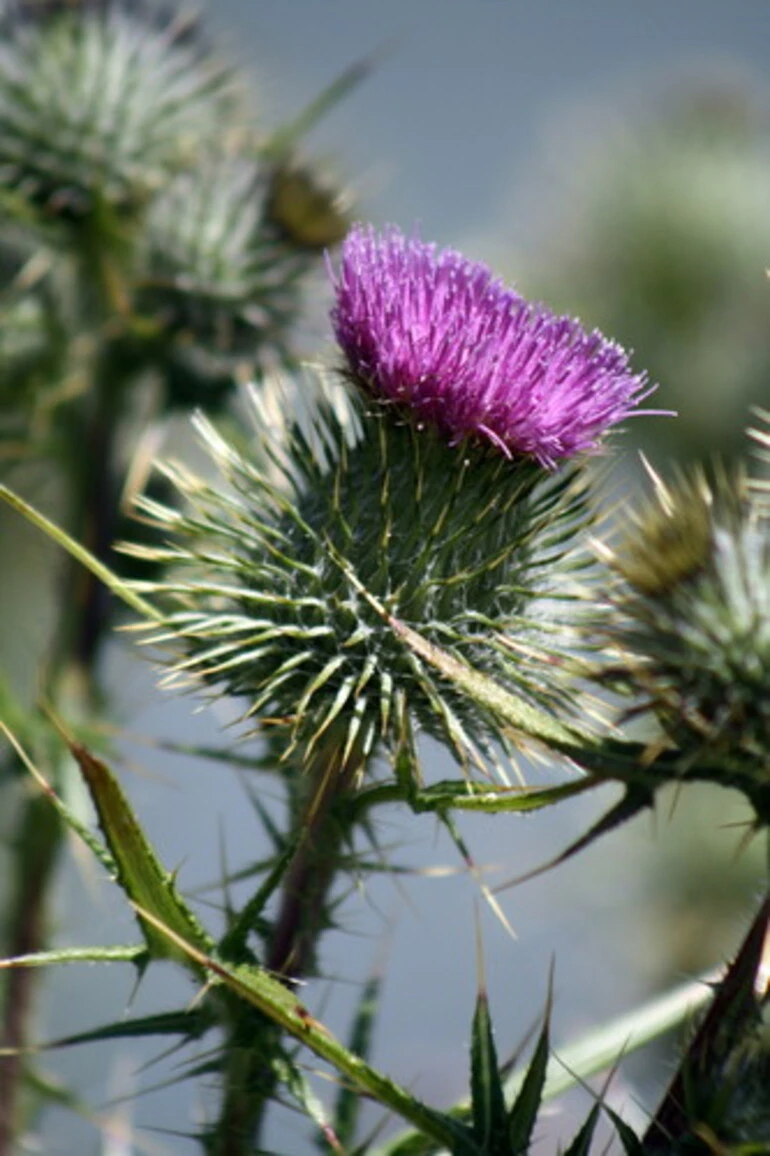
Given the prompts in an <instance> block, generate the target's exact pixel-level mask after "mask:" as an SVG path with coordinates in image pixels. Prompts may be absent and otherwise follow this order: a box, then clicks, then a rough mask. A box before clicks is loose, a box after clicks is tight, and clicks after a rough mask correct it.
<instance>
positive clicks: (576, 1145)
mask: <svg viewBox="0 0 770 1156" xmlns="http://www.w3.org/2000/svg"><path fill="white" fill-rule="evenodd" d="M600 1111H601V1104H594V1106H593V1108H592V1109H591V1112H590V1114H589V1116H588V1119H587V1120H586V1122H585V1124H584V1125H583V1127H582V1128H581V1129H580V1131H579V1132H578V1134H577V1136H576V1137H575V1139H574V1140H573V1141H572V1143H571V1144H570V1146H569V1148H567V1150H566V1152H564V1156H588V1153H589V1151H590V1149H591V1141H592V1140H593V1138H594V1132H595V1130H596V1124H597V1122H598V1120H599V1112H600Z"/></svg>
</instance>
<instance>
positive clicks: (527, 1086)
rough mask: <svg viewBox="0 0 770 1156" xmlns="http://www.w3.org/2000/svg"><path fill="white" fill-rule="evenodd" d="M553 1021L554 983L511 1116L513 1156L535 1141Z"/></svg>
mask: <svg viewBox="0 0 770 1156" xmlns="http://www.w3.org/2000/svg"><path fill="white" fill-rule="evenodd" d="M550 1020H551V983H550V980H549V984H548V1001H547V1004H546V1009H545V1017H544V1023H543V1030H542V1031H541V1033H540V1038H539V1039H538V1041H537V1047H536V1048H535V1053H534V1055H533V1057H532V1060H531V1062H530V1065H529V1067H528V1068H527V1074H526V1076H525V1077H524V1082H523V1084H522V1085H521V1091H520V1092H519V1094H518V1096H517V1097H516V1102H515V1103H514V1105H513V1107H512V1108H511V1111H510V1113H509V1116H508V1144H509V1148H510V1152H511V1156H515V1154H516V1153H517V1152H527V1151H528V1150H529V1145H530V1142H531V1140H532V1132H533V1130H534V1127H535V1124H536V1122H537V1116H538V1112H539V1111H540V1105H541V1103H542V1099H543V1089H544V1087H545V1076H546V1070H547V1068H548V1057H549V1051H550V1045H549V1028H550Z"/></svg>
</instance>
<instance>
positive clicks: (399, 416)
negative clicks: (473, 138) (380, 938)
mask: <svg viewBox="0 0 770 1156" xmlns="http://www.w3.org/2000/svg"><path fill="white" fill-rule="evenodd" d="M336 293H337V301H336V305H335V307H334V311H333V318H334V324H335V329H336V332H337V335H338V338H339V340H340V343H341V345H342V348H343V351H344V353H345V354H346V357H347V360H348V366H349V372H348V373H346V376H348V377H352V378H353V379H354V380H355V381H356V384H357V385H358V386H362V387H363V388H359V389H356V391H355V393H354V394H353V396H352V398H347V395H346V394H345V392H344V391H343V390H342V387H341V385H340V384H339V383H336V384H335V385H334V390H336V394H335V393H334V392H330V393H328V394H327V397H326V400H323V401H321V402H320V403H319V405H318V408H317V410H316V411H315V413H314V415H313V416H311V418H310V420H309V422H297V423H295V424H294V426H293V427H292V428H291V429H290V430H289V434H288V439H287V440H286V442H279V441H278V440H277V439H275V438H271V436H270V434H269V432H263V433H262V434H261V445H259V446H258V448H257V449H256V452H253V453H250V452H249V451H248V449H245V450H244V449H236V448H235V447H234V446H233V445H232V444H230V443H229V442H228V441H226V440H224V439H223V437H221V436H220V435H219V434H218V433H217V432H216V431H215V430H214V429H213V428H212V427H211V426H210V425H208V424H206V423H199V428H200V429H201V432H202V434H203V437H204V440H205V443H206V446H207V449H208V450H209V453H210V454H211V456H212V458H213V460H214V462H215V465H216V467H217V471H218V473H219V475H220V476H219V477H218V478H217V479H216V480H215V481H214V482H208V481H206V480H204V479H203V478H201V477H198V476H193V475H190V474H189V473H188V472H186V471H185V470H183V469H181V468H172V469H171V470H170V471H169V476H170V477H171V479H172V480H173V481H174V482H175V483H176V485H177V486H178V488H179V489H180V491H181V492H182V495H183V498H184V501H183V505H182V509H181V510H179V511H177V510H173V509H170V508H168V507H165V506H162V505H156V504H155V503H153V502H151V501H148V500H145V501H144V502H143V503H142V509H143V512H144V514H145V516H146V517H148V518H149V519H150V520H151V521H152V522H153V523H154V524H155V525H157V526H160V527H161V528H162V529H164V530H165V532H166V533H167V535H168V537H169V538H170V539H171V543H172V544H171V545H170V547H169V549H168V551H167V552H166V553H165V554H163V553H162V552H161V554H162V556H163V558H164V559H165V560H166V561H167V562H168V563H169V564H170V565H171V566H173V567H175V572H174V573H172V574H171V575H170V577H169V578H168V580H167V581H165V582H160V583H151V584H147V585H145V586H144V587H143V589H145V590H146V591H149V592H151V593H153V594H155V595H156V597H157V596H160V597H161V598H162V599H164V600H165V606H166V609H167V617H166V624H165V629H163V630H162V631H161V632H160V638H161V639H163V638H165V639H169V638H177V639H178V640H180V641H181V642H182V643H183V646H184V650H185V657H184V658H183V659H182V661H181V662H180V663H179V664H178V666H177V668H176V669H177V670H178V671H180V672H189V673H195V674H197V675H199V676H202V677H203V678H204V679H205V680H206V681H207V682H209V683H210V684H218V685H219V686H221V687H224V688H225V689H226V690H227V691H228V692H229V693H230V694H233V695H236V696H241V697H242V698H243V700H244V703H245V710H246V711H247V712H248V713H249V714H250V715H252V716H254V717H257V716H259V717H261V718H263V719H271V720H273V721H278V722H283V723H285V724H286V726H287V727H288V728H289V729H290V732H291V736H292V738H293V740H294V741H296V742H297V743H298V744H300V747H301V749H303V750H305V751H310V750H312V749H313V747H314V746H316V745H317V744H318V743H319V742H320V741H321V740H322V738H324V736H327V737H329V736H331V735H333V736H334V741H335V744H336V745H337V747H338V749H342V750H344V752H345V759H346V760H347V754H348V752H350V751H351V750H354V751H355V753H356V756H357V758H359V759H361V758H363V759H365V758H366V757H367V756H368V755H370V754H371V753H373V752H374V751H375V750H377V749H378V748H381V747H384V748H386V749H388V748H389V749H390V750H395V749H398V748H399V747H400V746H401V744H402V743H403V742H404V741H407V742H408V741H409V740H410V735H411V733H412V732H413V730H414V729H417V728H422V729H423V730H425V731H426V732H428V733H429V734H431V735H433V736H435V737H437V738H438V739H439V740H441V741H443V742H445V743H446V744H447V745H448V746H449V747H450V748H451V749H452V750H453V751H454V753H455V754H456V755H457V756H458V758H459V759H460V760H461V761H463V762H467V761H469V759H473V758H475V757H476V756H477V752H478V751H481V752H483V753H488V752H489V751H490V749H491V747H492V746H493V744H494V743H495V742H498V741H500V742H503V743H505V740H506V736H505V733H504V728H502V726H501V724H500V722H499V721H498V720H497V718H496V717H493V716H492V715H491V713H488V712H487V711H486V709H485V708H482V707H481V706H479V705H477V704H476V703H475V702H473V701H471V700H470V699H469V698H467V697H465V696H464V695H463V694H462V693H461V692H459V691H458V690H457V689H456V688H455V687H454V685H453V684H451V683H449V682H448V681H445V680H443V679H442V677H441V675H439V674H437V673H436V671H435V669H434V668H433V667H430V666H429V665H428V664H426V663H424V662H423V661H422V660H421V659H420V658H419V656H418V655H417V654H416V653H415V652H414V650H413V649H412V648H411V647H410V646H409V644H408V641H406V640H405V638H404V636H403V634H402V633H401V632H399V629H398V627H399V624H403V625H406V626H407V627H409V628H410V629H411V630H412V631H415V632H417V633H418V634H419V635H420V636H421V637H422V638H423V639H424V640H427V642H428V643H429V644H430V643H432V644H434V645H435V646H437V647H440V648H441V649H442V650H443V651H445V652H449V653H450V654H451V655H454V656H456V657H457V658H460V659H464V660H466V661H467V662H469V663H470V664H471V665H472V666H474V667H475V668H476V669H479V670H481V671H483V672H485V673H488V674H490V675H492V676H493V677H495V678H498V679H499V680H500V682H501V683H502V684H504V685H506V686H508V687H513V688H515V691H516V692H517V693H518V694H520V695H523V696H525V697H527V698H528V699H529V700H530V701H537V702H539V703H543V702H546V703H549V705H554V704H555V703H556V702H560V701H561V691H562V687H561V685H560V681H559V663H558V662H554V651H556V650H558V641H559V637H558V635H559V630H561V632H562V641H563V633H564V627H563V621H564V619H565V618H568V617H569V615H568V614H563V611H564V605H565V603H567V604H568V605H570V606H571V603H570V601H569V595H570V594H572V593H573V591H572V589H571V576H570V570H571V567H572V564H573V563H574V561H575V556H576V555H577V554H578V551H577V550H576V548H575V541H576V538H577V536H578V535H579V533H580V531H581V530H584V529H585V527H586V524H587V521H588V520H589V518H590V514H589V512H588V510H587V503H586V495H585V484H584V482H583V481H582V476H581V471H580V469H579V466H578V465H570V466H566V467H565V468H564V469H562V470H561V471H558V470H556V469H555V464H556V461H557V459H561V458H567V457H569V456H570V455H574V454H576V453H578V452H579V451H580V450H583V449H588V448H590V447H592V446H594V445H595V444H596V442H597V440H598V439H599V437H600V436H601V435H602V434H603V433H604V431H605V430H606V429H607V428H608V426H609V425H611V424H613V422H615V421H617V420H619V419H620V418H621V417H623V416H625V415H626V414H628V413H630V412H631V411H632V409H633V405H634V400H635V398H636V397H637V396H638V394H639V393H640V391H641V390H642V388H643V378H642V377H640V376H634V375H633V374H632V373H631V372H630V370H629V369H628V366H627V361H626V358H625V354H623V352H622V351H621V350H619V349H618V348H617V347H616V346H613V345H612V344H611V343H609V342H606V341H605V340H604V339H603V338H601V336H600V335H598V334H594V335H592V336H591V337H588V336H586V335H585V334H584V333H583V331H582V330H580V328H579V327H578V326H577V324H576V323H574V322H567V321H564V319H557V318H553V317H552V316H551V315H550V314H548V313H547V311H546V310H545V309H542V308H541V309H535V308H534V307H530V306H528V305H526V303H524V302H522V301H521V299H520V298H518V297H517V296H516V295H515V294H512V293H510V291H508V290H505V289H504V287H503V286H502V285H501V284H499V283H498V282H496V281H494V280H493V279H492V277H491V274H490V273H489V271H488V270H487V269H485V267H483V266H477V265H474V264H473V263H471V262H469V261H466V260H465V259H464V258H462V257H461V256H460V255H459V254H456V253H448V254H447V253H445V254H442V255H437V254H436V253H435V251H434V249H433V248H432V247H431V246H427V245H421V244H420V243H419V242H416V241H406V240H405V239H404V238H402V237H401V236H400V235H399V234H397V233H396V232H395V231H391V232H389V233H388V234H386V235H385V238H384V239H383V240H382V241H381V242H380V241H378V240H377V238H376V237H375V235H374V234H372V233H370V232H369V231H368V230H358V231H357V232H355V233H354V234H353V235H352V237H351V238H349V239H348V241H347V242H346V244H345V248H344V251H343V258H342V271H341V274H340V277H339V280H338V282H337V283H336ZM395 354H400V355H402V357H401V361H400V362H399V360H398V358H397V357H396V356H395ZM420 366H422V369H420ZM399 383H401V386H402V388H399ZM346 398H347V401H346ZM343 403H345V405H344V407H343V408H345V409H347V410H348V411H349V420H345V418H344V417H343V416H341V410H340V406H341V405H343ZM260 424H261V426H262V428H263V430H265V429H267V421H266V419H265V418H264V417H262V420H261V423H260ZM543 463H547V464H548V465H549V466H550V467H552V468H551V469H550V470H545V469H543ZM276 470H277V476H276ZM154 556H155V557H158V556H159V555H158V552H157V551H155V552H154ZM560 613H561V614H562V617H561V618H560ZM560 624H561V625H560ZM505 635H508V636H509V637H514V638H516V639H517V640H518V641H519V642H521V644H522V645H521V648H520V650H519V651H517V660H516V661H515V662H514V660H513V659H512V657H511V655H512V650H511V649H510V647H509V646H507V645H506V644H505V642H504V641H503V637H504V636H505ZM555 639H556V641H555ZM527 644H529V645H527ZM525 653H528V654H529V656H530V657H529V663H530V664H531V667H528V660H527V658H525V657H524V654H525Z"/></svg>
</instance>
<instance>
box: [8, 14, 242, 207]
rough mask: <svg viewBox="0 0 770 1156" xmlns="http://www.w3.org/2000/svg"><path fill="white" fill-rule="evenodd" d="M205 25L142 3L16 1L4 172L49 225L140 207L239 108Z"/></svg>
mask: <svg viewBox="0 0 770 1156" xmlns="http://www.w3.org/2000/svg"><path fill="white" fill-rule="evenodd" d="M233 99H234V96H233V86H232V78H231V75H230V73H229V72H228V70H226V69H225V68H224V67H223V66H222V64H221V63H220V62H219V61H217V60H216V59H215V58H214V57H212V55H211V53H210V51H209V50H208V49H207V48H206V46H205V44H204V43H203V41H202V39H201V36H200V33H199V29H198V25H197V23H196V21H194V20H190V19H189V18H185V19H182V18H179V17H173V16H170V15H168V16H164V15H163V14H161V13H159V12H158V11H156V10H154V9H152V8H150V7H149V5H147V4H144V3H142V2H140V0H133V2H132V0H81V2H80V3H76V4H63V3H58V4H50V3H43V4H38V3H35V2H33V0H16V2H12V3H10V4H9V5H7V6H5V7H4V13H3V16H2V20H1V21H0V171H2V179H3V183H4V184H5V185H6V186H11V187H15V188H16V189H17V190H18V191H19V193H21V194H22V195H23V196H24V197H25V198H26V199H27V200H28V201H32V202H34V203H36V204H38V205H39V206H40V207H41V208H43V209H44V210H45V211H46V212H47V213H48V214H49V215H52V216H54V215H55V216H59V217H67V218H70V219H80V218H82V217H86V216H88V215H89V214H91V213H93V212H95V211H97V210H98V209H99V208H100V207H101V206H104V205H109V206H111V207H112V208H115V209H120V210H129V211H130V210H132V209H135V208H137V207H138V206H141V205H142V204H143V203H144V201H145V200H146V199H147V197H148V196H149V195H151V194H152V193H153V192H155V191H156V190H157V189H159V188H162V187H163V185H164V184H165V182H166V181H167V180H168V179H169V178H170V177H171V176H172V175H173V174H174V173H175V172H177V171H179V170H180V169H182V168H185V167H188V166H189V165H190V164H191V163H192V162H193V161H194V159H195V157H196V156H197V155H198V151H199V148H200V144H201V142H202V141H204V140H207V139H208V140H212V139H215V134H216V133H217V132H218V131H219V126H221V123H222V118H223V117H225V116H226V115H227V111H228V109H230V110H231V109H232V107H233Z"/></svg>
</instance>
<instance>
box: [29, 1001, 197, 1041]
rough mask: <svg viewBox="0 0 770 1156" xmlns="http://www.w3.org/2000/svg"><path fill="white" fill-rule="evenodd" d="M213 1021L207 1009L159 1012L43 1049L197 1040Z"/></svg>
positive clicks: (81, 1033)
mask: <svg viewBox="0 0 770 1156" xmlns="http://www.w3.org/2000/svg"><path fill="white" fill-rule="evenodd" d="M213 1025H214V1018H213V1016H212V1014H211V1012H209V1011H208V1010H207V1009H206V1006H205V1005H200V1006H199V1007H195V1008H189V1009H186V1010H185V1011H174V1012H160V1013H158V1014H157V1015H151V1016H140V1017H138V1018H136V1019H130V1020H118V1021H117V1022H116V1023H114V1024H104V1025H103V1026H102V1027H100V1028H93V1029H92V1030H91V1031H89V1032H78V1033H77V1034H75V1035H71V1036H60V1037H59V1038H58V1039H55V1040H50V1041H49V1042H48V1043H47V1044H45V1045H44V1047H45V1048H46V1049H50V1048H71V1047H74V1046H76V1045H78V1044H91V1043H96V1042H98V1041H100V1040H123V1039H134V1038H139V1039H144V1038H146V1037H148V1036H168V1035H178V1036H184V1037H185V1038H186V1039H188V1040H197V1039H200V1038H201V1036H203V1035H205V1033H206V1032H207V1031H208V1030H209V1028H211V1027H213Z"/></svg>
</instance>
